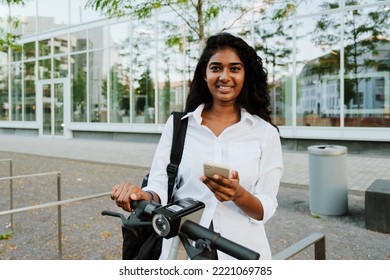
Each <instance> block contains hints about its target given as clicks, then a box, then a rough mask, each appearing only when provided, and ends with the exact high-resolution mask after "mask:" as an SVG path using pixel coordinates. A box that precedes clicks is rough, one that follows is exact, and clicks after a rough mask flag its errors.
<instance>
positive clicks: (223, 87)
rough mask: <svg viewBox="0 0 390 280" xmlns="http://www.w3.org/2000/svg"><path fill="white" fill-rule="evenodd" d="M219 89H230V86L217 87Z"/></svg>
mask: <svg viewBox="0 0 390 280" xmlns="http://www.w3.org/2000/svg"><path fill="white" fill-rule="evenodd" d="M219 88H220V89H222V90H228V89H231V88H232V87H221V86H220V87H219Z"/></svg>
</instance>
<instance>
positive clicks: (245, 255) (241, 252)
mask: <svg viewBox="0 0 390 280" xmlns="http://www.w3.org/2000/svg"><path fill="white" fill-rule="evenodd" d="M180 231H181V232H183V233H185V234H186V235H187V236H188V237H189V238H190V239H192V240H197V239H208V240H210V241H211V246H214V247H215V248H216V249H218V250H220V251H222V252H224V253H226V254H228V255H231V256H232V257H235V258H236V259H239V260H258V259H259V258H260V254H259V253H257V252H255V251H252V250H251V249H248V248H246V247H244V246H242V245H240V244H237V243H235V242H233V241H230V240H228V239H226V238H224V237H222V236H221V235H220V234H219V233H216V232H213V231H211V230H209V229H207V228H205V227H203V226H201V225H198V224H196V223H194V222H193V221H190V220H187V221H185V222H184V223H183V225H182V226H181V228H180Z"/></svg>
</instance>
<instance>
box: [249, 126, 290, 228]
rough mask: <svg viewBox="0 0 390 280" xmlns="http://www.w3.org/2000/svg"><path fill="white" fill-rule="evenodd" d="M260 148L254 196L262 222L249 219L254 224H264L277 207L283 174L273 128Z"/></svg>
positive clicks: (280, 149) (281, 161)
mask: <svg viewBox="0 0 390 280" xmlns="http://www.w3.org/2000/svg"><path fill="white" fill-rule="evenodd" d="M267 133H268V135H267V137H265V141H264V144H263V147H262V155H261V159H260V164H259V170H260V171H259V179H258V181H257V183H256V186H255V190H254V195H255V196H256V197H257V198H258V199H259V200H260V201H261V203H262V205H263V210H264V214H263V220H261V221H258V220H255V219H252V218H250V219H251V220H252V221H253V222H255V223H266V222H267V221H268V220H269V219H270V218H271V217H272V216H273V215H274V214H275V211H276V208H277V207H278V201H277V198H276V196H277V194H278V191H279V185H280V180H281V177H282V174H283V160H282V147H281V142H280V136H279V133H278V131H277V130H276V128H275V127H273V126H270V127H269V129H268V130H267Z"/></svg>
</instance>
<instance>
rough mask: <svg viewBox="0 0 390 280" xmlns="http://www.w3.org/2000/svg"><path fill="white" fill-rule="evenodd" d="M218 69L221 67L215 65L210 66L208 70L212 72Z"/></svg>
mask: <svg viewBox="0 0 390 280" xmlns="http://www.w3.org/2000/svg"><path fill="white" fill-rule="evenodd" d="M220 69H221V67H219V66H217V65H213V66H210V70H211V71H212V72H218V71H219V70H220Z"/></svg>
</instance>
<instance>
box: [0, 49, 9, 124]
mask: <svg viewBox="0 0 390 280" xmlns="http://www.w3.org/2000/svg"><path fill="white" fill-rule="evenodd" d="M0 57H1V59H0V61H1V62H2V63H3V62H7V54H6V53H3V52H0ZM3 58H4V59H3ZM8 116H9V100H8V64H0V121H8Z"/></svg>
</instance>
